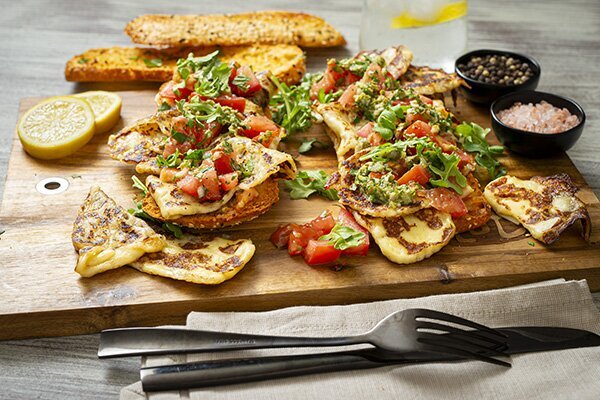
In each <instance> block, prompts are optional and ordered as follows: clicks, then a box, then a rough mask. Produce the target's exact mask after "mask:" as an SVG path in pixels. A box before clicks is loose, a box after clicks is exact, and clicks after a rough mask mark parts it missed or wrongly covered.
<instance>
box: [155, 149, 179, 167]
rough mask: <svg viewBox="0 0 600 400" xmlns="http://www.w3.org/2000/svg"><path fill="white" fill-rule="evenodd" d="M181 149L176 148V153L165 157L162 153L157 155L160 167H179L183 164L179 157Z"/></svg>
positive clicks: (157, 162)
mask: <svg viewBox="0 0 600 400" xmlns="http://www.w3.org/2000/svg"><path fill="white" fill-rule="evenodd" d="M179 156H180V154H179V149H176V150H175V153H173V154H171V155H169V156H167V158H164V157H163V156H162V155H160V154H159V155H158V156H157V157H156V164H157V165H158V166H159V167H167V168H177V167H178V166H179V164H181V160H180V159H179Z"/></svg>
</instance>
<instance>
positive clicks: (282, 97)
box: [269, 74, 312, 135]
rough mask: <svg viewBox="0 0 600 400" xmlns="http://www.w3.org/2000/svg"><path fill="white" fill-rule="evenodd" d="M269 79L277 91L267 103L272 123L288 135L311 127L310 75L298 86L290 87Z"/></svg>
mask: <svg viewBox="0 0 600 400" xmlns="http://www.w3.org/2000/svg"><path fill="white" fill-rule="evenodd" d="M307 75H308V74H307ZM270 79H271V81H272V82H273V84H274V85H275V86H276V87H277V89H278V90H277V93H276V94H274V95H273V96H272V97H271V100H270V101H269V107H270V108H271V112H272V115H273V121H275V122H276V123H278V124H279V125H281V126H283V127H284V128H285V129H286V131H287V134H288V135H293V134H294V133H296V132H303V131H306V130H307V129H308V128H310V127H311V126H312V106H311V104H312V102H311V100H310V86H311V82H312V81H311V77H310V75H308V76H305V77H304V78H303V79H302V82H301V83H300V85H298V86H292V87H289V86H288V85H286V84H285V83H283V82H280V81H279V79H277V78H276V77H275V76H270Z"/></svg>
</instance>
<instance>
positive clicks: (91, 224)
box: [71, 186, 166, 278]
mask: <svg viewBox="0 0 600 400" xmlns="http://www.w3.org/2000/svg"><path fill="white" fill-rule="evenodd" d="M71 238H72V240H73V246H74V247H75V250H77V252H78V254H79V256H78V258H77V266H76V267H75V271H76V272H77V273H78V274H79V275H81V276H83V277H86V278H88V277H90V276H94V275H96V274H99V273H101V272H104V271H108V270H111V269H115V268H119V267H122V266H124V265H126V264H129V263H131V262H133V261H135V260H137V259H138V258H140V257H141V256H142V255H144V254H145V253H152V252H157V251H160V250H162V249H163V248H164V247H165V245H166V242H165V238H164V237H163V236H162V235H159V234H157V233H156V232H154V230H153V229H152V228H151V227H150V226H148V224H147V223H146V222H145V221H143V220H141V219H139V218H136V217H134V216H133V215H131V214H129V213H128V212H127V211H125V210H124V209H123V208H122V207H120V206H119V205H117V203H115V201H114V200H113V199H111V198H110V197H108V196H107V195H106V194H105V193H104V192H103V191H102V190H101V189H100V188H99V187H97V186H95V187H92V188H91V189H90V193H89V194H88V195H87V197H86V199H85V201H84V202H83V204H82V205H81V208H80V210H79V212H78V213H77V218H76V219H75V222H74V224H73V233H72V235H71Z"/></svg>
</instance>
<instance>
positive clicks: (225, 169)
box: [212, 151, 233, 175]
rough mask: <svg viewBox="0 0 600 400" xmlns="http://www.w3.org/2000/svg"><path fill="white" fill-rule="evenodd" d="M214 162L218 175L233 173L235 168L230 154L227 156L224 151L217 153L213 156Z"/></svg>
mask: <svg viewBox="0 0 600 400" xmlns="http://www.w3.org/2000/svg"><path fill="white" fill-rule="evenodd" d="M212 160H213V163H214V165H215V169H216V170H217V174H219V175H224V174H229V173H231V172H233V167H232V166H231V157H229V155H228V154H225V153H223V152H222V151H216V152H214V154H213V156H212Z"/></svg>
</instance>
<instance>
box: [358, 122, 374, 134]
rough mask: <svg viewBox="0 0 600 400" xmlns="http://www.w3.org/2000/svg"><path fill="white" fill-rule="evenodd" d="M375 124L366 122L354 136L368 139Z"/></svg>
mask: <svg viewBox="0 0 600 400" xmlns="http://www.w3.org/2000/svg"><path fill="white" fill-rule="evenodd" d="M374 127H375V124H374V123H373V122H367V123H366V124H365V125H364V126H363V127H362V128H360V129H359V130H358V131H357V132H356V135H357V136H360V137H364V138H368V137H369V135H370V134H371V133H372V132H373V128H374Z"/></svg>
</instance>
